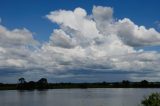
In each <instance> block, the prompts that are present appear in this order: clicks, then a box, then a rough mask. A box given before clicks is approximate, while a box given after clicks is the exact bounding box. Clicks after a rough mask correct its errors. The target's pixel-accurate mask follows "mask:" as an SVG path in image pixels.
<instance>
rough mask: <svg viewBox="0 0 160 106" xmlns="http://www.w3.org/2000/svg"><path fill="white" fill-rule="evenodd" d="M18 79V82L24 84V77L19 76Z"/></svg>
mask: <svg viewBox="0 0 160 106" xmlns="http://www.w3.org/2000/svg"><path fill="white" fill-rule="evenodd" d="M18 81H19V84H24V83H26V81H25V79H24V78H23V77H22V78H19V79H18Z"/></svg>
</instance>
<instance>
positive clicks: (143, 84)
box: [0, 78, 160, 90]
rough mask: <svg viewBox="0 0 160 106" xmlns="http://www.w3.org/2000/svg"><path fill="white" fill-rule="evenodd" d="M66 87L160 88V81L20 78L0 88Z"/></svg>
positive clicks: (0, 84) (0, 85)
mask: <svg viewBox="0 0 160 106" xmlns="http://www.w3.org/2000/svg"><path fill="white" fill-rule="evenodd" d="M65 88H83V89H85V88H160V82H149V81H147V80H142V81H140V82H131V81H128V80H123V81H121V82H105V81H104V82H95V83H66V82H65V83H63V82H62V83H48V81H47V79H46V78H41V79H40V80H38V81H28V82H27V81H26V80H25V78H19V79H18V82H17V84H3V83H0V90H13V89H15V90H34V89H65Z"/></svg>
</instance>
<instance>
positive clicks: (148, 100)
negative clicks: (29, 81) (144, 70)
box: [141, 93, 160, 106]
mask: <svg viewBox="0 0 160 106" xmlns="http://www.w3.org/2000/svg"><path fill="white" fill-rule="evenodd" d="M141 103H142V105H143V106H160V93H152V94H151V95H149V96H148V97H145V98H144V100H142V102H141Z"/></svg>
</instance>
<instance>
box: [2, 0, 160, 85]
mask: <svg viewBox="0 0 160 106" xmlns="http://www.w3.org/2000/svg"><path fill="white" fill-rule="evenodd" d="M159 4H160V1H159V0H14V1H11V0H0V19H1V23H0V25H1V26H0V37H1V40H0V77H1V78H0V82H1V81H2V82H16V80H17V79H18V77H26V78H28V79H30V80H37V79H38V78H40V77H47V78H48V79H49V80H50V81H51V82H55V81H56V82H61V81H62V82H63V81H69V82H88V81H89V82H90V81H91V82H94V81H119V80H123V79H128V80H142V79H146V80H152V81H157V80H159V75H160V72H159V70H158V68H159V67H158V64H159V62H160V54H159V51H160V33H159V32H160V14H159V10H160V6H159ZM79 17H80V18H79ZM70 19H73V20H70ZM77 23H78V25H77ZM80 24H81V26H79V25H80ZM86 26H88V27H86ZM12 36H13V37H12ZM107 36H109V38H107ZM12 48H13V49H14V50H13V49H12Z"/></svg>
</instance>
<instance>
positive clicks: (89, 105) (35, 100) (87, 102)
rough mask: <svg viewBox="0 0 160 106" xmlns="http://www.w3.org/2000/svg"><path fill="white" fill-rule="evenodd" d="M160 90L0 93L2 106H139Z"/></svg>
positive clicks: (57, 90)
mask: <svg viewBox="0 0 160 106" xmlns="http://www.w3.org/2000/svg"><path fill="white" fill-rule="evenodd" d="M152 92H160V89H133V88H130V89H128V88H127V89H126V88H120V89H119V88H105V89H53V90H46V91H16V90H11V91H0V106H138V104H140V101H141V100H142V99H143V98H144V96H145V95H146V96H147V95H149V94H150V93H152Z"/></svg>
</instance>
